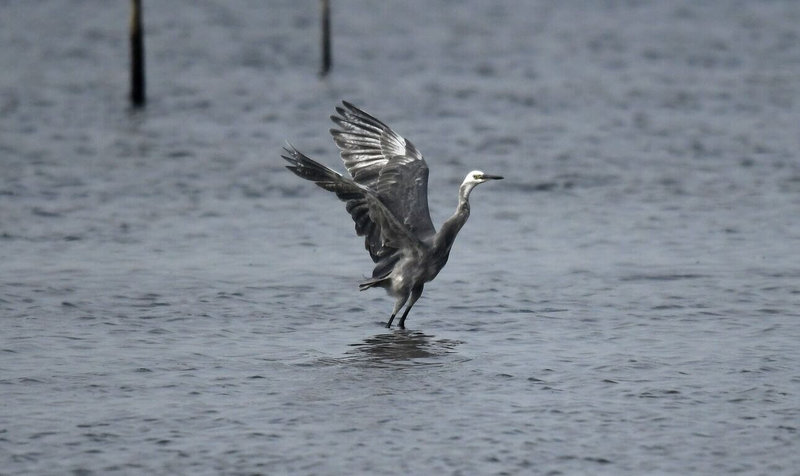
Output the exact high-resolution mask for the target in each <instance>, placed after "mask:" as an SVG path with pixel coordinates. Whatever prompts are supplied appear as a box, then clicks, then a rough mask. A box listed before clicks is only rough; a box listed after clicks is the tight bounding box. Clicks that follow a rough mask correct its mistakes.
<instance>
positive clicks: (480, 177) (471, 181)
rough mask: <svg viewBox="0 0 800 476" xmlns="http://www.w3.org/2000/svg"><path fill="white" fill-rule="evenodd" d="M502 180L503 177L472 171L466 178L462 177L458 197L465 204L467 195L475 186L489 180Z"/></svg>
mask: <svg viewBox="0 0 800 476" xmlns="http://www.w3.org/2000/svg"><path fill="white" fill-rule="evenodd" d="M502 178H503V177H501V176H499V175H489V174H486V173H483V172H482V171H480V170H473V171H472V172H470V173H468V174H467V176H466V177H464V181H463V182H461V188H459V196H460V197H461V201H463V202H466V201H467V200H468V199H469V194H470V192H472V189H473V188H475V186H476V185H478V184H479V183H483V182H487V181H489V180H501V179H502Z"/></svg>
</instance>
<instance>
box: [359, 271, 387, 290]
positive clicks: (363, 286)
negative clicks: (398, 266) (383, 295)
mask: <svg viewBox="0 0 800 476" xmlns="http://www.w3.org/2000/svg"><path fill="white" fill-rule="evenodd" d="M389 274H390V273H386V274H385V275H383V276H378V277H375V278H369V279H368V280H366V281H364V282H363V283H359V285H358V290H359V291H366V290H367V289H369V288H372V287H375V286H378V287H382V286H385V285H387V284H388V283H389V281H390V278H389Z"/></svg>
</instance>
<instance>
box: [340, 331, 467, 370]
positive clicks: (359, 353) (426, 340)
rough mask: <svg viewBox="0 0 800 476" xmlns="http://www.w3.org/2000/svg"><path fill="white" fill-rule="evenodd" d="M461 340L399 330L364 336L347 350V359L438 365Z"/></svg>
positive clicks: (407, 364) (399, 364)
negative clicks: (364, 337)
mask: <svg viewBox="0 0 800 476" xmlns="http://www.w3.org/2000/svg"><path fill="white" fill-rule="evenodd" d="M458 344H461V342H459V341H454V340H449V339H438V340H437V339H434V337H433V336H430V335H426V334H423V333H422V332H419V331H407V330H397V331H395V332H388V333H385V334H378V335H375V336H372V337H368V338H366V339H364V341H363V342H360V343H358V344H350V346H351V347H352V348H353V349H352V350H350V351H348V352H347V355H348V356H349V358H348V360H351V361H358V362H364V363H370V364H378V365H387V366H411V365H436V364H437V363H438V364H441V363H442V362H437V358H438V357H441V356H443V355H446V354H450V353H453V352H455V348H456V346H458Z"/></svg>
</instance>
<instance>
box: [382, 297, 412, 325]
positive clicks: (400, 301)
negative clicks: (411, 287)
mask: <svg viewBox="0 0 800 476" xmlns="http://www.w3.org/2000/svg"><path fill="white" fill-rule="evenodd" d="M407 299H408V295H405V296H401V297H399V298H397V301H395V303H394V309H392V317H390V318H389V322H387V323H386V328H387V329H388V328H390V327H392V321H394V316H396V315H397V312H398V311H400V309H401V308H402V307H403V304H405V303H406V300H407ZM400 322H402V321H400ZM401 327H402V326H401Z"/></svg>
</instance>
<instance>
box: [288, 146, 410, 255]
mask: <svg viewBox="0 0 800 476" xmlns="http://www.w3.org/2000/svg"><path fill="white" fill-rule="evenodd" d="M284 150H285V151H286V155H282V157H283V158H284V159H285V160H286V161H287V162H289V164H290V165H288V166H287V168H288V169H289V170H291V171H292V172H293V173H294V174H295V175H297V176H298V177H301V178H304V179H306V180H310V181H312V182H314V183H316V184H317V185H318V186H319V187H321V188H323V189H325V190H328V191H329V192H333V193H335V194H336V196H337V197H339V199H340V200H342V201H343V202H345V205H346V208H347V212H348V213H350V216H351V217H352V218H353V221H354V222H355V227H356V233H357V234H358V236H363V237H364V246H365V248H366V249H367V251H368V252H369V255H370V257H371V258H372V260H373V261H374V262H376V263H377V262H378V261H380V260H382V259H384V258H386V257H388V256H389V255H391V254H393V253H394V252H395V251H397V249H398V248H409V249H412V250H418V249H419V247H420V246H421V243H420V241H419V239H418V238H417V237H416V236H415V235H414V234H413V233H412V232H411V230H409V229H408V228H407V227H405V226H403V224H402V223H400V222H398V220H397V219H396V218H395V216H394V214H393V213H392V212H391V211H390V210H389V209H388V208H387V207H386V205H385V204H384V203H383V201H381V200H380V199H379V198H378V196H377V194H376V192H375V191H373V190H370V189H368V188H367V187H365V186H363V185H360V184H358V183H356V182H355V181H353V180H352V179H350V178H347V177H344V176H342V175H341V174H340V173H338V172H336V171H335V170H333V169H331V168H329V167H326V166H324V165H322V164H320V163H319V162H317V161H315V160H313V159H311V158H310V157H308V156H306V155H305V154H303V153H302V152H300V151H298V150H297V149H295V148H294V147H293V146H292V145H289V146H288V147H286V148H285V149H284Z"/></svg>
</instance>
